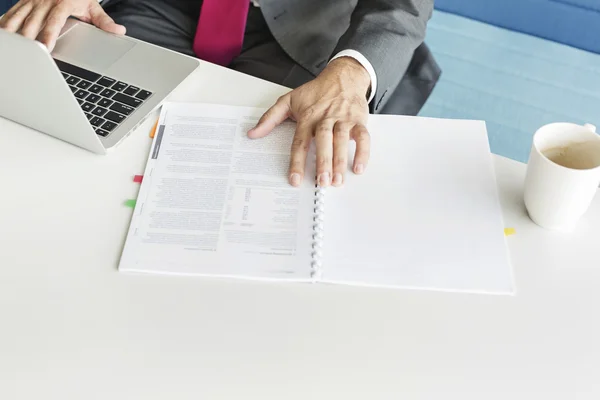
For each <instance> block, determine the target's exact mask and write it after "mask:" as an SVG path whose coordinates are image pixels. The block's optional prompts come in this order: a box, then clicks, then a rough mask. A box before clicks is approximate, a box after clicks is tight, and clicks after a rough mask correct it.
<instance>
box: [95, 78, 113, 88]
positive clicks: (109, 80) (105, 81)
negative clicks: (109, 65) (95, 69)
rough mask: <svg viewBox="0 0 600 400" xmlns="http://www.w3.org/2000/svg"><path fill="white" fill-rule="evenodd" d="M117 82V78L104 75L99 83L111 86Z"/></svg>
mask: <svg viewBox="0 0 600 400" xmlns="http://www.w3.org/2000/svg"><path fill="white" fill-rule="evenodd" d="M115 82H116V80H114V79H113V78H107V77H106V76H103V77H102V78H100V80H99V81H98V82H97V83H98V85H102V86H104V87H111V86H112V85H114V84H115Z"/></svg>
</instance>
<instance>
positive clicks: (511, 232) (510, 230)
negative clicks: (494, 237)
mask: <svg viewBox="0 0 600 400" xmlns="http://www.w3.org/2000/svg"><path fill="white" fill-rule="evenodd" d="M515 233H517V231H516V230H515V228H504V236H510V235H514V234H515Z"/></svg>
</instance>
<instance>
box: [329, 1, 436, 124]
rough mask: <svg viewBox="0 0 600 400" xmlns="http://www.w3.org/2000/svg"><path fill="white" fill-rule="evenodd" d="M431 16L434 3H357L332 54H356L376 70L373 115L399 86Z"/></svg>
mask: <svg viewBox="0 0 600 400" xmlns="http://www.w3.org/2000/svg"><path fill="white" fill-rule="evenodd" d="M432 12H433V0H358V4H357V6H356V8H355V10H354V13H353V14H352V17H351V20H350V26H349V28H348V30H347V31H346V32H345V33H344V35H343V36H342V37H341V39H340V41H339V42H338V44H337V47H336V49H335V51H334V52H333V54H337V53H339V52H341V51H344V50H348V49H351V50H355V51H358V52H359V53H360V54H362V55H363V56H364V57H366V59H367V60H369V62H370V63H371V65H372V66H373V69H374V70H375V73H376V75H377V87H376V90H375V96H374V98H373V101H372V102H371V103H370V108H371V112H376V110H377V109H380V108H382V107H383V105H384V104H385V103H386V101H387V99H388V98H389V96H390V95H391V93H392V92H393V91H394V89H395V88H396V87H397V86H398V84H399V83H400V80H401V79H402V77H403V76H404V74H405V72H406V70H407V68H408V65H409V63H410V61H411V59H412V56H413V52H414V51H415V49H416V48H417V47H419V46H420V45H421V43H423V40H424V39H425V29H426V27H427V22H428V21H429V19H430V18H431V15H432ZM386 97H387V98H386Z"/></svg>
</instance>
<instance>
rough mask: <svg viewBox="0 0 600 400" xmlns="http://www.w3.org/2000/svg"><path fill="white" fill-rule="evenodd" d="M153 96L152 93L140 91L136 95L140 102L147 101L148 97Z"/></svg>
mask: <svg viewBox="0 0 600 400" xmlns="http://www.w3.org/2000/svg"><path fill="white" fill-rule="evenodd" d="M150 96H152V92H149V91H147V90H140V92H139V93H138V94H136V95H135V97H137V98H138V99H140V100H146V99H147V98H148V97H150Z"/></svg>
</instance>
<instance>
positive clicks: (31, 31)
mask: <svg viewBox="0 0 600 400" xmlns="http://www.w3.org/2000/svg"><path fill="white" fill-rule="evenodd" d="M51 7H52V5H51V4H50V3H49V2H44V3H41V4H40V5H39V6H38V7H36V8H35V9H33V11H32V12H31V13H30V14H29V16H28V17H27V18H26V19H25V22H23V26H22V27H21V30H20V31H19V32H20V33H21V35H23V36H25V37H27V38H29V39H35V38H36V37H37V35H38V33H40V31H41V30H42V27H43V26H44V24H45V23H46V17H47V16H48V13H49V12H50V9H51Z"/></svg>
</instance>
